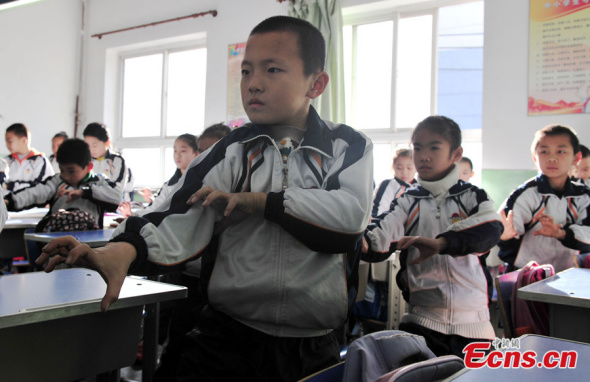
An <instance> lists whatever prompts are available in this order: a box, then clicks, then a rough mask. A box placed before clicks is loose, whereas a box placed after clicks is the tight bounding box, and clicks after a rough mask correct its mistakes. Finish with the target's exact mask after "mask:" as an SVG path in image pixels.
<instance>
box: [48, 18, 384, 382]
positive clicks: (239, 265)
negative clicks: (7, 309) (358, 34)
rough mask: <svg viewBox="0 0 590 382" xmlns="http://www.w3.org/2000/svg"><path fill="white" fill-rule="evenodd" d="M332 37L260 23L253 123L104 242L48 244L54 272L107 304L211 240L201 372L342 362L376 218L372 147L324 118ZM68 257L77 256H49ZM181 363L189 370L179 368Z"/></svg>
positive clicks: (298, 374) (296, 372) (252, 62)
mask: <svg viewBox="0 0 590 382" xmlns="http://www.w3.org/2000/svg"><path fill="white" fill-rule="evenodd" d="M324 61H325V43H324V40H323V37H322V36H321V33H320V32H319V31H318V30H317V29H316V28H315V27H313V26H312V25H311V24H309V23H307V22H305V21H302V20H298V19H295V18H290V17H285V16H277V17H272V18H269V19H267V20H265V21H263V22H262V23H260V24H259V25H258V26H257V27H255V28H254V29H253V30H252V32H251V34H250V37H249V39H248V42H247V45H246V52H245V57H244V61H243V63H242V81H241V93H242V103H243V105H244V109H245V110H246V113H247V114H248V117H249V119H250V120H251V121H252V123H251V124H249V125H247V126H245V127H242V128H239V129H236V130H234V131H232V132H231V133H230V134H229V135H227V136H226V137H224V138H223V139H222V140H221V141H219V142H218V143H217V144H216V145H215V146H213V147H212V148H211V149H210V150H208V151H207V152H206V153H204V154H202V155H199V156H198V157H197V158H195V159H194V160H193V161H192V162H191V165H190V166H189V168H188V169H187V171H186V172H185V174H184V176H183V177H182V179H181V180H180V181H179V183H180V184H179V187H178V189H177V190H176V192H174V193H173V194H172V195H171V197H170V198H168V199H167V200H166V201H165V202H164V203H163V204H162V205H161V206H160V207H159V208H158V209H157V211H155V212H153V213H150V214H147V215H145V216H144V217H130V218H129V219H127V220H125V221H124V222H123V223H122V224H121V225H120V226H119V227H118V229H117V231H116V232H115V234H114V237H115V238H114V239H113V241H112V242H111V243H109V244H108V245H107V246H106V247H103V248H99V249H91V248H88V247H87V246H85V245H80V244H79V243H78V242H77V241H76V240H74V239H73V238H71V237H69V238H62V239H60V240H54V241H52V242H51V243H49V244H48V245H47V246H46V247H45V249H44V253H43V255H42V257H41V258H40V259H39V263H43V262H45V261H47V260H49V264H48V265H47V267H46V271H48V272H49V271H51V270H52V269H53V268H54V267H55V265H57V264H59V263H61V262H64V261H65V262H66V263H68V264H72V263H77V264H80V265H83V266H88V267H91V268H94V269H97V270H99V272H100V273H101V275H102V276H103V278H104V279H105V281H106V282H107V292H106V294H105V297H104V299H103V301H102V303H101V307H102V309H103V310H107V309H108V307H109V305H110V304H112V303H113V302H114V301H116V299H117V297H118V295H119V291H120V289H121V285H122V283H123V281H124V279H125V276H126V275H127V273H133V274H159V273H162V272H166V271H167V269H171V268H173V267H174V266H175V265H177V264H179V263H182V262H185V261H187V260H189V259H193V258H196V257H197V256H199V255H200V254H201V252H202V251H204V250H205V249H206V248H207V247H209V248H208V251H206V252H207V254H208V255H207V256H204V257H203V269H202V273H201V277H202V278H203V279H204V280H208V283H207V298H208V306H207V307H206V308H205V309H204V310H203V312H202V313H201V317H200V321H199V334H198V336H197V337H196V339H195V349H194V353H193V354H191V356H190V357H187V359H186V361H187V362H185V364H184V365H185V366H186V365H187V363H189V364H190V365H189V366H188V367H184V370H187V371H190V372H192V373H194V375H192V378H191V379H198V380H200V381H215V380H216V381H219V380H229V379H238V378H239V379H240V380H267V381H271V380H272V381H294V380H298V379H301V378H302V377H305V376H306V375H309V374H312V373H313V372H316V371H318V370H320V369H322V368H325V367H327V366H330V365H332V364H334V363H336V362H338V361H339V346H338V341H337V338H336V335H335V334H334V332H333V329H335V328H338V327H340V326H341V325H342V324H343V323H344V321H345V320H346V317H347V314H348V308H349V306H350V305H349V304H350V303H351V302H352V301H351V299H352V300H354V298H355V297H356V296H355V294H356V293H355V292H354V291H353V290H350V288H352V287H354V284H355V280H354V276H355V273H358V270H357V265H358V257H357V254H358V249H359V248H360V239H361V238H362V234H363V232H364V229H365V227H366V225H367V223H368V221H369V216H370V206H371V191H372V190H371V188H372V187H371V185H372V182H373V171H372V163H373V155H372V150H373V147H372V144H371V142H370V141H369V140H368V139H367V138H366V137H365V136H364V135H363V134H361V133H359V132H356V131H354V130H353V129H351V128H350V127H348V126H345V125H338V124H333V123H331V122H327V121H323V120H321V119H320V117H319V116H318V114H317V113H316V111H315V109H314V108H313V107H311V106H310V103H311V100H312V99H315V98H317V97H319V96H320V95H321V94H322V92H323V91H324V89H325V88H326V85H327V83H328V75H327V74H326V73H325V72H324V71H323V66H324ZM60 253H67V256H66V257H62V256H54V257H53V258H51V259H50V257H51V256H53V255H57V254H60ZM181 368H182V365H181Z"/></svg>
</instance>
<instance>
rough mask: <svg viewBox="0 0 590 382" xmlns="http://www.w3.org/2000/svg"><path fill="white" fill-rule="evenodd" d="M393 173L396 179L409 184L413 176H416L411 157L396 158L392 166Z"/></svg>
mask: <svg viewBox="0 0 590 382" xmlns="http://www.w3.org/2000/svg"><path fill="white" fill-rule="evenodd" d="M393 173H394V174H395V177H396V178H399V179H401V180H403V181H404V182H406V183H410V182H411V181H412V180H413V179H414V175H416V167H415V166H414V161H413V160H412V157H410V156H401V157H399V158H397V159H396V160H395V163H394V164H393Z"/></svg>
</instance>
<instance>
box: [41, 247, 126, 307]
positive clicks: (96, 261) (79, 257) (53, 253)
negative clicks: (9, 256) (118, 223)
mask: <svg viewBox="0 0 590 382" xmlns="http://www.w3.org/2000/svg"><path fill="white" fill-rule="evenodd" d="M136 254H137V252H136V251H135V247H133V246H132V245H131V244H129V243H125V242H118V243H109V244H107V245H106V246H105V247H102V248H96V249H93V248H90V247H89V246H88V245H86V244H81V243H80V242H78V241H77V240H76V239H74V238H73V237H72V236H63V237H59V238H56V239H53V240H51V241H50V242H49V243H48V244H47V245H46V246H45V247H43V251H42V252H41V255H40V256H39V258H38V259H37V260H36V261H35V262H36V263H37V264H38V265H42V264H45V263H47V265H46V266H45V272H51V271H53V269H54V268H55V266H56V265H58V264H61V263H63V262H65V263H66V264H71V265H74V264H75V265H79V266H82V267H85V268H90V269H94V270H96V271H97V272H98V273H99V274H100V276H101V277H102V278H103V280H104V281H105V282H106V283H107V290H106V293H105V295H104V297H103V299H102V301H101V303H100V308H101V310H102V311H105V312H106V311H107V310H108V308H109V306H110V305H111V304H112V303H113V302H115V301H117V299H118V298H119V293H120V292H121V287H122V286H123V282H124V281H125V277H126V276H127V270H128V269H129V265H131V263H132V262H133V260H135V257H136Z"/></svg>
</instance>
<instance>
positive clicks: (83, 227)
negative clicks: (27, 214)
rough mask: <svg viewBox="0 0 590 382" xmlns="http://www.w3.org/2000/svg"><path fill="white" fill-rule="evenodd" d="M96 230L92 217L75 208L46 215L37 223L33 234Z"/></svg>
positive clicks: (96, 226)
mask: <svg viewBox="0 0 590 382" xmlns="http://www.w3.org/2000/svg"><path fill="white" fill-rule="evenodd" d="M96 229H98V225H97V224H96V221H95V219H94V216H93V215H92V214H91V213H89V212H87V211H82V210H79V209H77V208H68V209H67V210H59V211H57V212H55V213H53V214H47V215H45V216H44V217H43V219H41V221H39V223H38V224H37V227H35V232H68V231H91V230H96Z"/></svg>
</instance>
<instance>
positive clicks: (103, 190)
mask: <svg viewBox="0 0 590 382" xmlns="http://www.w3.org/2000/svg"><path fill="white" fill-rule="evenodd" d="M60 189H66V190H80V189H81V190H83V194H82V197H81V198H78V199H76V200H74V201H72V202H70V203H68V202H67V199H68V198H67V196H61V197H57V192H58V190H60ZM5 199H7V200H8V209H9V210H10V211H20V210H24V209H28V208H33V207H44V206H45V205H47V203H49V205H50V208H49V214H52V213H56V212H58V211H59V210H60V209H64V210H67V209H69V208H77V209H79V210H82V211H87V212H89V213H91V214H92V216H94V217H95V221H96V224H97V225H98V227H99V228H102V227H103V215H104V213H105V212H106V211H112V212H114V211H116V210H117V207H118V206H119V203H120V201H121V193H120V192H119V191H118V190H117V188H116V185H115V183H114V182H111V181H109V180H108V179H107V178H106V177H105V176H104V175H102V174H98V175H96V174H94V173H93V172H92V171H91V172H89V173H88V175H87V176H86V177H85V178H84V179H83V180H82V182H80V184H79V185H78V186H76V187H74V186H70V185H68V184H67V183H65V182H64V181H63V179H61V176H60V175H59V174H57V175H53V176H52V177H50V178H48V179H46V180H45V181H43V182H41V183H38V184H36V185H34V186H32V187H29V188H24V189H21V190H19V191H16V192H14V193H12V194H9V195H7V196H5Z"/></svg>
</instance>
